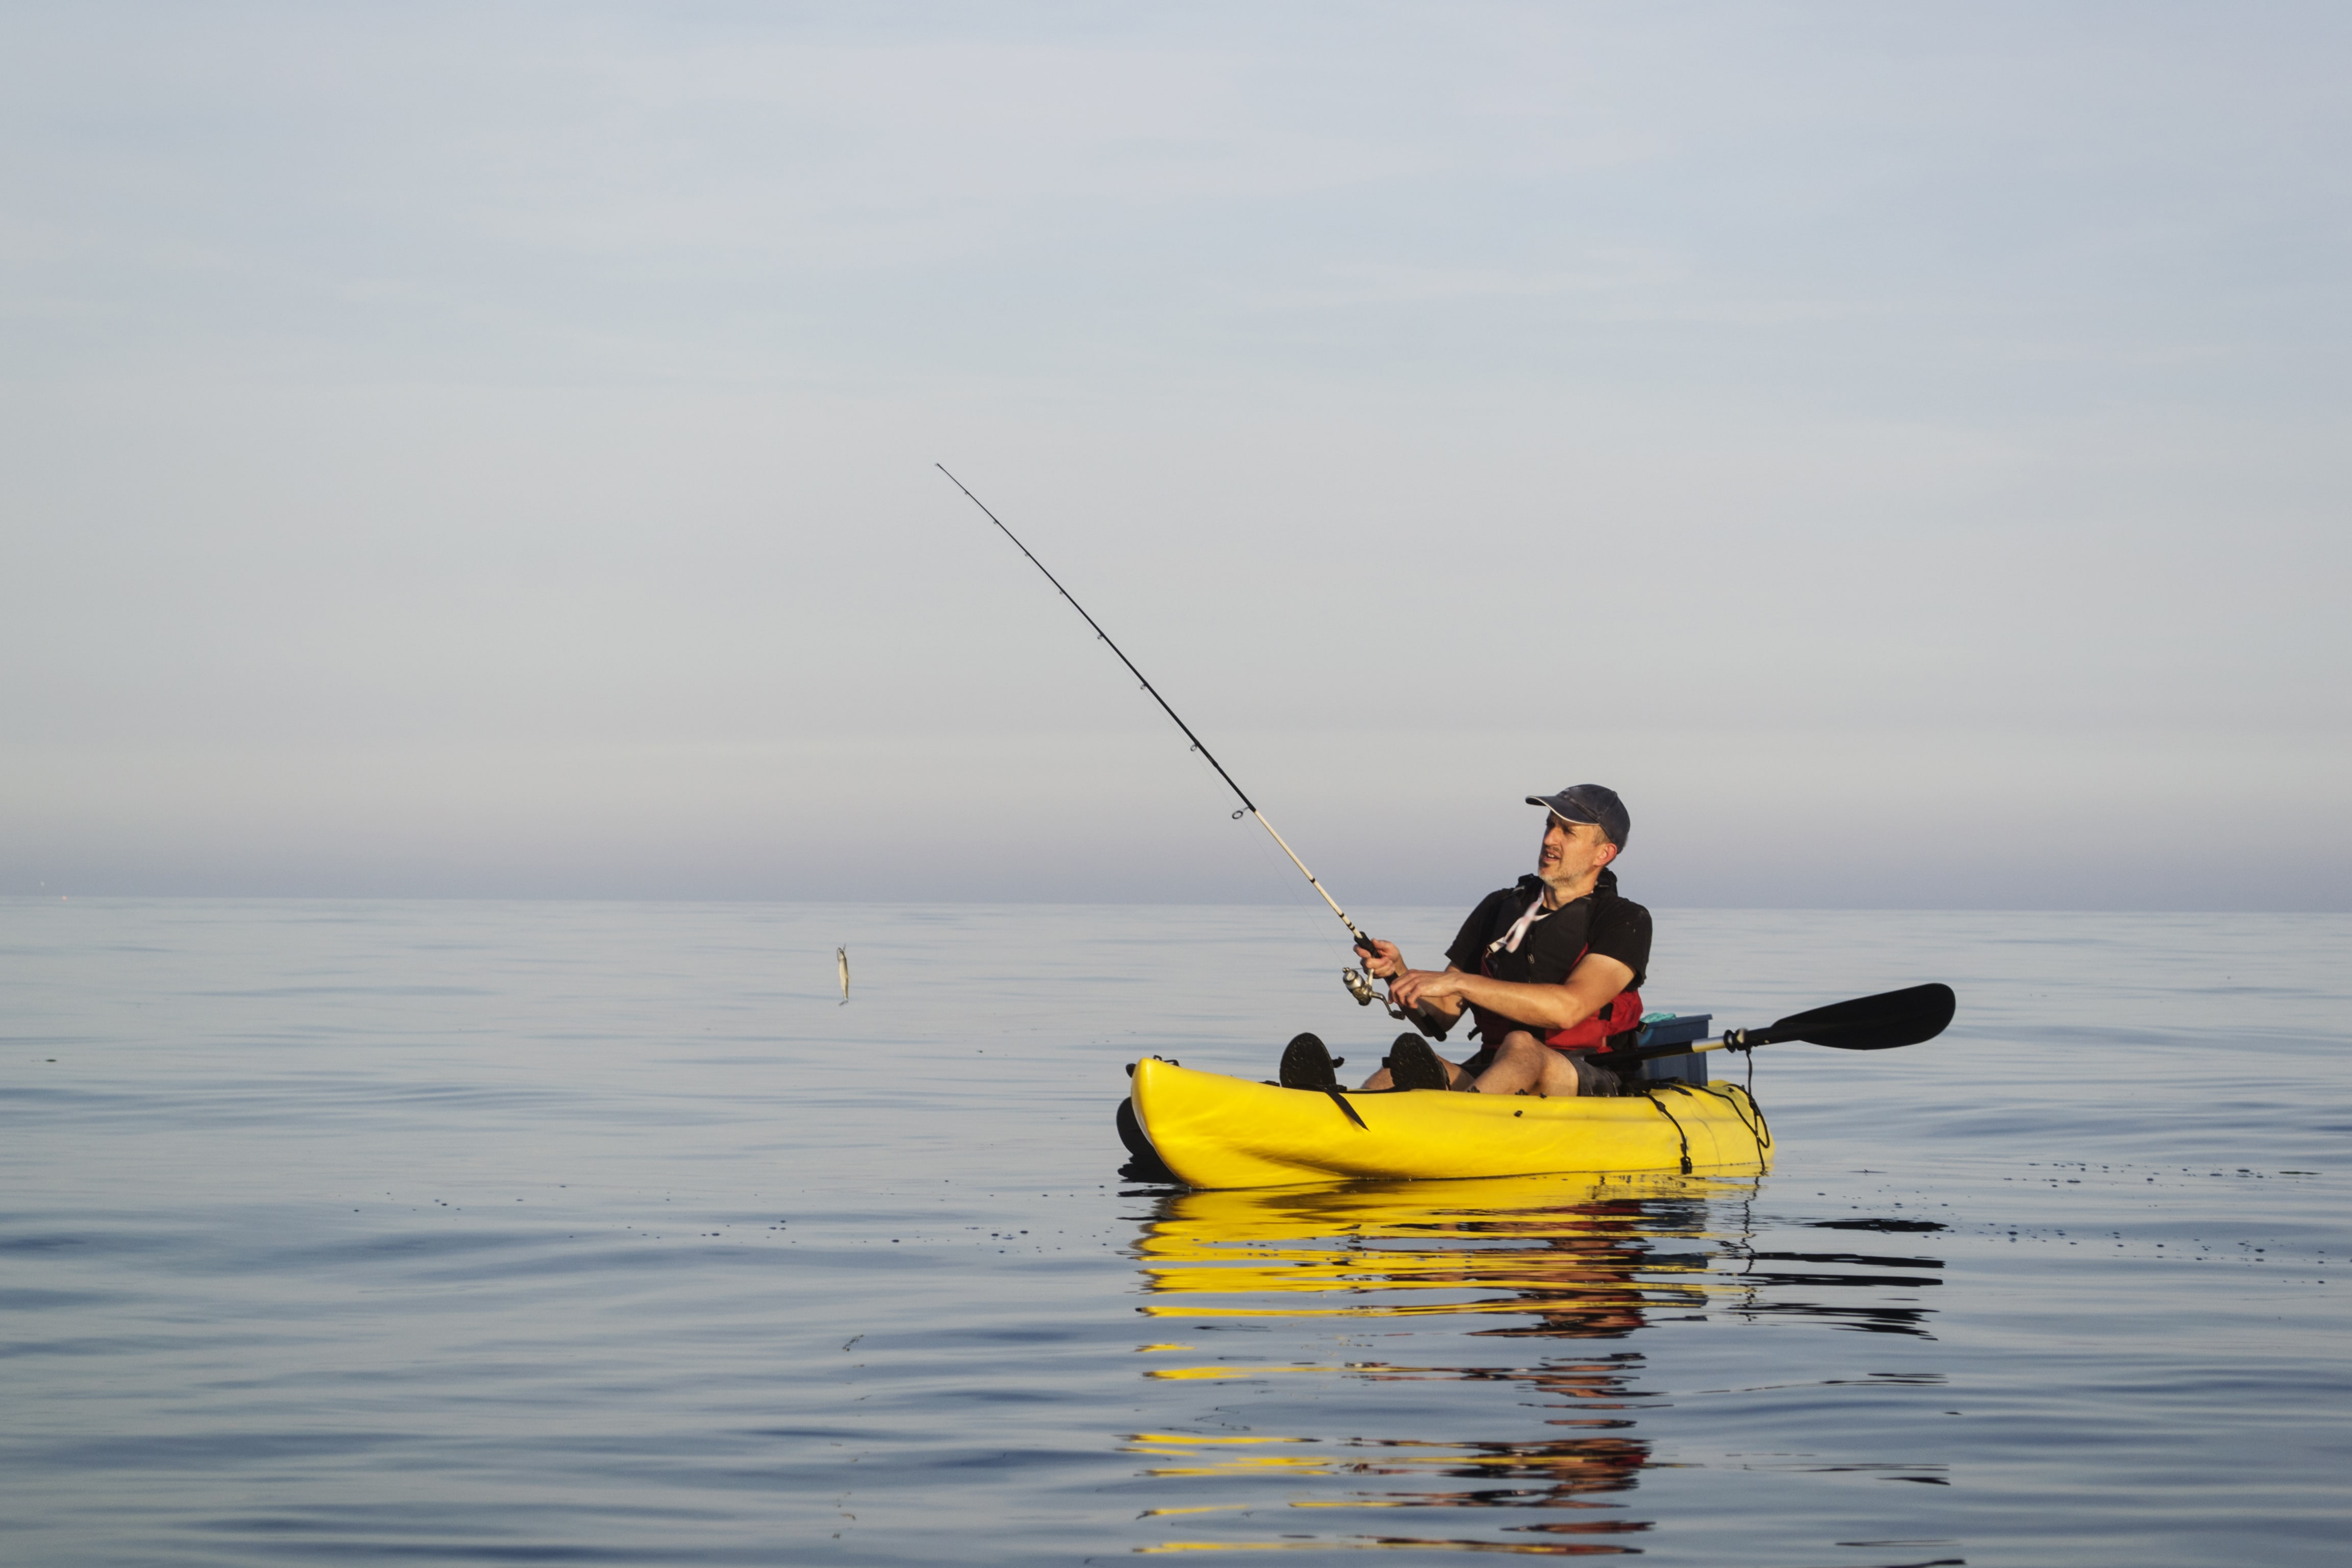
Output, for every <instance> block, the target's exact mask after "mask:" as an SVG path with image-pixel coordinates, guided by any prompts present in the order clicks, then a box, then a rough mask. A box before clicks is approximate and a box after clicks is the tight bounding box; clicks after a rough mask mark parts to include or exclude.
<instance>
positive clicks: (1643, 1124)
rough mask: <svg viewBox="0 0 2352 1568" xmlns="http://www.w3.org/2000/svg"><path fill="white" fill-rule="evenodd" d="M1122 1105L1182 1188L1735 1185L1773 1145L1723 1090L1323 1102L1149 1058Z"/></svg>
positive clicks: (1737, 1093) (1747, 1109)
mask: <svg viewBox="0 0 2352 1568" xmlns="http://www.w3.org/2000/svg"><path fill="white" fill-rule="evenodd" d="M1129 1098H1130V1100H1131V1101H1132V1103H1133V1105H1134V1109H1135V1115H1136V1120H1137V1121H1138V1122H1139V1124H1140V1126H1141V1127H1142V1129H1143V1132H1144V1135H1145V1136H1146V1137H1147V1138H1149V1139H1150V1142H1151V1146H1152V1148H1153V1149H1154V1150H1155V1151H1156V1152H1158V1153H1159V1155H1160V1160H1161V1161H1162V1163H1165V1164H1166V1165H1167V1166H1168V1168H1169V1170H1170V1171H1171V1172H1173V1173H1175V1175H1176V1177H1177V1179H1178V1180H1180V1181H1181V1182H1182V1183H1184V1184H1185V1185H1187V1186H1191V1187H1205V1188H1227V1187H1276V1186H1291V1185H1296V1184H1302V1183H1308V1182H1346V1181H1362V1180H1367V1179H1380V1178H1390V1179H1394V1178H1405V1179H1408V1180H1414V1181H1438V1180H1447V1179H1452V1178H1457V1177H1475V1176H1524V1175H1538V1174H1543V1173H1549V1172H1556V1171H1577V1172H1592V1173H1618V1172H1658V1171H1663V1172H1675V1173H1680V1172H1686V1171H1687V1172H1708V1173H1746V1172H1752V1171H1760V1170H1762V1169H1764V1168H1766V1166H1768V1165H1769V1163H1770V1157H1771V1147H1772V1140H1771V1133H1770V1131H1769V1129H1768V1128H1767V1126H1766V1124H1765V1121H1764V1119H1763V1116H1762V1115H1761V1114H1760V1113H1759V1111H1758V1110H1757V1109H1756V1104H1755V1101H1754V1100H1750V1099H1749V1098H1748V1092H1747V1091H1746V1090H1745V1089H1740V1088H1739V1087H1738V1086H1737V1085H1735V1084H1711V1085H1708V1086H1706V1088H1703V1089H1702V1088H1697V1087H1696V1086H1692V1085H1688V1084H1679V1083H1661V1084H1655V1085H1652V1086H1650V1089H1649V1091H1648V1092H1643V1093H1636V1094H1629V1095H1625V1096H1622V1097H1616V1098H1609V1099H1585V1098H1572V1099H1567V1100H1546V1099H1538V1098H1537V1097H1536V1096H1533V1095H1509V1096H1503V1095H1480V1094H1457V1093H1453V1092H1449V1091H1446V1090H1443V1089H1404V1090H1389V1091H1381V1092H1370V1093H1367V1092H1355V1091H1351V1092H1346V1093H1342V1094H1339V1095H1337V1096H1335V1095H1332V1094H1328V1093H1325V1092H1323V1091H1321V1090H1319V1089H1277V1088H1276V1087H1275V1086H1274V1085H1272V1084H1265V1083H1253V1082H1251V1081H1249V1080H1248V1079H1237V1078H1228V1077H1226V1076H1224V1075H1223V1074H1222V1073H1209V1072H1195V1071H1193V1070H1192V1069H1190V1068H1181V1067H1178V1066H1177V1065H1176V1064H1175V1063H1173V1062H1164V1061H1160V1060H1158V1059H1156V1058H1149V1059H1146V1060H1144V1061H1140V1062H1138V1063H1137V1064H1136V1067H1135V1080H1134V1084H1133V1087H1132V1089H1131V1090H1130V1094H1129ZM1341 1102H1344V1104H1345V1107H1346V1109H1342V1103H1341ZM1349 1110H1353V1111H1354V1112H1355V1115H1354V1116H1353V1117H1350V1116H1349V1114H1348V1111H1349ZM1359 1122H1360V1123H1361V1124H1360V1125H1359Z"/></svg>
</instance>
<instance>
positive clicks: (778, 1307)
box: [0, 900, 2352, 1568]
mask: <svg viewBox="0 0 2352 1568" xmlns="http://www.w3.org/2000/svg"><path fill="white" fill-rule="evenodd" d="M1372 912H1373V913H1374V914H1375V915H1376V916H1377V917H1378V921H1379V923H1378V925H1377V926H1376V927H1375V929H1378V930H1381V931H1383V932H1384V933H1387V932H1394V933H1396V934H1397V935H1398V936H1399V937H1400V938H1401V939H1402V941H1403V942H1404V945H1405V947H1406V950H1407V952H1408V953H1413V952H1423V953H1430V952H1434V951H1435V950H1436V949H1437V948H1438V947H1439V946H1440V945H1441V944H1442V943H1443V942H1444V939H1445V938H1446V937H1447V936H1448V935H1450V934H1451V929H1452V926H1453V923H1454V920H1455V918H1457V916H1458V911H1454V910H1376V911H1372ZM1659 930H1660V942H1659V952H1658V957H1657V962H1656V965H1655V978H1654V983H1653V984H1652V987H1651V993H1650V994H1651V998H1652V1001H1653V1004H1654V1005H1661V1006H1666V1007H1674V1008H1678V1009H1680V1010H1683V1011H1700V1010H1711V1011H1713V1012H1714V1013H1716V1014H1717V1016H1718V1022H1719V1023H1720V1024H1751V1025H1752V1024H1761V1023H1765V1022H1769V1020H1770V1019H1771V1018H1772V1017H1774V1016H1778V1015H1780V1014H1781V1013H1784V1012H1789V1011H1794V1010H1796V1009H1797V1008H1799V1007H1801V1006H1806V1005H1814V1004H1817V1003H1821V1002H1826V1001H1832V1000H1836V999H1838V998H1840V997H1843V996H1847V995H1853V994H1862V993H1864V992H1869V991H1874V990H1880V989H1885V988H1887V987H1890V986H1893V985H1897V984H1911V983H1914V982H1917V981H1923V980H1934V979H1940V980H1945V981H1948V982H1949V983H1950V984H1953V985H1954V986H1955V987H1956V988H1957V989H1958V992H1959V994H1960V999H1961V1012H1960V1016H1959V1018H1958V1022H1957V1024H1956V1025H1955V1026H1954V1027H1953V1029H1952V1030H1951V1031H1950V1033H1949V1034H1948V1035H1947V1036H1946V1037H1943V1038H1941V1039H1939V1040H1937V1041H1935V1042H1933V1043H1931V1044H1929V1045H1925V1046H1920V1047H1913V1048H1911V1049H1908V1050H1903V1051H1893V1052H1886V1053H1882V1054H1877V1055H1871V1056H1860V1055H1847V1054H1843V1053H1836V1052H1830V1051H1825V1050H1820V1049H1816V1048H1813V1047H1802V1046H1791V1047H1777V1048H1774V1049H1772V1050H1769V1051H1766V1052H1763V1053H1759V1058H1758V1059H1757V1061H1756V1064H1755V1087H1756V1092H1757V1094H1758V1096H1759V1099H1760V1100H1762V1102H1763V1105H1764V1107H1765V1109H1766V1110H1767V1111H1768V1112H1769V1115H1770V1117H1771V1123H1772V1129H1773V1131H1774V1132H1775V1134H1776V1135H1777V1138H1778V1141H1779V1147H1778V1156H1777V1163H1776V1165H1775V1168H1774V1169H1773V1170H1772V1172H1771V1173H1769V1174H1768V1175H1765V1176H1762V1177H1760V1178H1758V1179H1754V1180H1748V1181H1738V1182H1723V1181H1715V1182H1707V1181H1694V1180H1689V1179H1664V1178H1661V1179H1657V1180H1643V1181H1633V1182H1627V1181H1622V1180H1621V1181H1618V1182H1615V1183H1609V1184H1595V1183H1594V1182H1591V1181H1590V1180H1587V1179H1581V1178H1577V1177H1573V1176H1561V1177H1554V1178H1539V1179H1528V1180H1519V1181H1509V1182H1496V1183H1465V1184H1423V1185H1418V1186H1416V1185H1412V1184H1399V1185H1391V1186H1358V1187H1341V1188H1329V1189H1291V1190H1287V1191H1281V1192H1267V1193H1256V1194H1180V1193H1174V1192H1171V1191H1168V1190H1164V1189H1154V1188H1149V1187H1142V1186H1138V1185H1136V1184H1131V1183H1123V1182H1121V1181H1120V1179H1119V1177H1118V1174H1117V1170H1118V1164H1119V1163H1120V1158H1121V1156H1120V1153H1119V1151H1118V1144H1117V1141H1116V1139H1115V1137H1114V1135H1113V1133H1112V1131H1111V1125H1110V1113H1111V1110H1112V1107H1113V1106H1114V1104H1115V1103H1116V1101H1117V1100H1118V1097H1119V1096H1120V1094H1121V1093H1122V1092H1123V1090H1124V1079H1123V1077H1122V1075H1121V1072H1120V1064H1121V1063H1123V1062H1125V1061H1129V1060H1131V1059H1133V1058H1136V1057H1137V1056H1139V1055H1140V1054H1143V1053H1146V1052H1157V1053H1159V1054H1161V1055H1164V1056H1171V1057H1176V1058H1181V1059H1182V1060H1183V1061H1184V1062H1185V1063H1186V1065H1188V1066H1192V1067H1202V1068H1213V1069H1220V1070H1231V1071H1234V1072H1237V1073H1244V1074H1247V1075H1249V1076H1251V1077H1263V1076H1269V1075H1270V1074H1271V1071H1272V1068H1273V1061H1274V1056H1275V1053H1276V1047H1278V1045H1279V1043H1280V1041H1281V1040H1283V1039H1285V1038H1286V1037H1288V1036H1289V1035H1290V1034H1291V1033H1292V1032H1293V1031H1295V1030H1296V1029H1298V1028H1302V1027H1311V1028H1316V1029H1318V1031H1320V1032H1321V1033H1323V1034H1324V1035H1325V1037H1327V1038H1328V1039H1331V1040H1332V1041H1334V1043H1335V1045H1336V1046H1338V1047H1339V1048H1340V1049H1343V1050H1346V1051H1347V1052H1348V1054H1349V1055H1350V1056H1353V1057H1357V1058H1359V1060H1358V1061H1357V1063H1356V1064H1355V1066H1356V1067H1367V1066H1369V1064H1370V1058H1373V1057H1375V1056H1377V1055H1378V1051H1379V1046H1380V1043H1381V1041H1383V1040H1385V1038H1386V1037H1388V1035H1389V1034H1390V1033H1391V1030H1385V1029H1381V1028H1379V1027H1377V1026H1376V1025H1377V1023H1378V1022H1379V1020H1377V1019H1376V1017H1375V1016H1374V1015H1372V1014H1370V1013H1366V1012H1361V1011H1359V1010H1358V1009H1357V1008H1356V1007H1355V1006H1354V1005H1353V1004H1351V1003H1350V1002H1349V1000H1348V999H1347V997H1346V995H1345V994H1343V993H1342V992H1341V991H1340V990H1339V986H1338V984H1337V981H1336V970H1337V968H1338V966H1339V963H1341V962H1343V961H1344V955H1343V954H1342V953H1340V952H1339V951H1337V950H1336V949H1335V948H1334V947H1333V946H1332V944H1331V943H1330V942H1328V933H1327V932H1325V931H1322V930H1321V929H1320V928H1319V926H1317V925H1315V924H1313V923H1311V922H1310V921H1307V920H1306V919H1305V918H1303V917H1301V916H1300V915H1298V914H1297V912H1296V911H1294V910H1264V909H1223V910H1209V909H1197V908H1195V909H1175V910H1169V909H1118V908H1084V909H1076V908H1036V907H1008V908H949V909H940V908H928V909H911V908H910V909H891V908H883V907H878V906H857V907H845V908H825V907H816V906H806V905H799V906H795V905H774V906H758V905H742V904H729V905H645V904H636V905H620V904H611V905H590V904H555V903H516V904H497V903H434V902H405V901H402V902H267V901H225V902H208V901H200V900H93V901H84V900H74V901H71V902H63V901H30V900H16V901H13V902H7V903H0V963H5V969H0V1402H5V1403H4V1405H0V1407H5V1423H0V1561H5V1562H7V1563H39V1564H82V1563H108V1564H113V1563H141V1564H148V1563H155V1564H175V1563H376V1562H383V1563H508V1562H533V1563H573V1562H577V1563H695V1564H703V1563H709V1564H721V1563H730V1564H731V1563H1059V1562H1082V1561H1085V1562H1110V1561H1121V1560H1125V1559H1127V1558H1129V1557H1130V1556H1132V1555H1135V1554H1139V1553H1165V1552H1199V1551H1215V1552H1227V1553H1239V1554H1241V1555H1243V1556H1253V1555H1259V1554H1267V1555H1269V1557H1270V1554H1275V1553H1281V1554H1284V1555H1283V1557H1282V1558H1281V1559H1280V1560H1283V1561H1313V1560H1318V1559H1329V1560H1333V1561H1337V1560H1339V1559H1340V1557H1341V1555H1342V1554H1343V1553H1348V1552H1360V1551H1365V1550H1382V1551H1389V1552H1402V1553H1405V1554H1407V1555H1409V1556H1411V1557H1413V1558H1415V1559H1418V1560H1432V1561H1433V1560H1439V1559H1450V1558H1454V1557H1457V1556H1459V1555H1460V1554H1463V1553H1467V1552H1517V1553H1523V1554H1528V1555H1538V1556H1575V1555H1586V1554H1636V1553H1638V1554H1642V1555H1643V1556H1645V1557H1647V1558H1648V1559H1649V1560H1651V1561H1653V1562H1656V1563H1694V1564H1697V1563H1705V1564H1728V1563H1738V1564H1751V1565H1765V1568H1777V1565H1783V1564H1786V1565H1792V1568H1793V1565H1805V1568H1811V1565H1818V1564H1840V1565H1845V1564H1851V1565H1856V1568H1867V1565H1885V1564H1897V1563H1902V1564H1909V1563H2033V1564H2059V1563H2113V1564H2134V1565H2145V1564H2171V1563H2181V1564H2191V1563H2195V1564H2204V1563H2265V1564H2281V1563H2338V1562H2341V1561H2342V1560H2343V1558H2344V1556H2345V1553H2346V1551H2347V1546H2346V1542H2347V1538H2352V1529H2347V1526H2352V1503H2347V1476H2352V1328H2347V1313H2346V1310H2345V1303H2346V1302H2347V1300H2352V1273H2347V1271H2346V1270H2347V1263H2352V1259H2347V1248H2352V1221H2347V1197H2352V1190H2348V1189H2347V1181H2346V1167H2347V1161H2346V1159H2345V1153H2346V1150H2347V1133H2352V1065H2347V1047H2352V1037H2347V1024H2346V1019H2347V1003H2352V995H2347V992H2352V979H2347V966H2346V963H2345V960H2346V957H2347V952H2352V940H2347V939H2352V920H2347V919H2346V918H2343V917H2252V916H2218V917H2217V916H2160V917H2126V916H2116V915H1989V914H1967V915H1953V914H1885V913H1871V914H1824V913H1818V912H1804V913H1754V912H1750V913H1738V914H1735V913H1728V912H1724V911H1706V912H1689V913H1675V912H1673V911H1662V912H1661V915H1660V919H1659ZM837 944H846V945H847V947H848V949H849V952H850V958H851V963H852V964H853V965H854V968H855V976H854V979H855V985H854V990H853V999H852V1000H851V1001H850V1003H849V1004H848V1005H841V1004H840V998H839V993H838V990H837V987H836V984H835V971H834V949H835V946H836V945H837ZM1720 1059H1721V1058H1717V1060H1720ZM1350 1070H1351V1071H1352V1070H1353V1068H1351V1069H1350ZM1717 1071H1718V1073H1719V1074H1720V1073H1724V1072H1729V1073H1731V1074H1734V1075H1742V1074H1744V1071H1745V1068H1744V1067H1743V1066H1741V1065H1740V1064H1738V1063H1733V1064H1730V1065H1729V1066H1728V1067H1727V1068H1718V1069H1717Z"/></svg>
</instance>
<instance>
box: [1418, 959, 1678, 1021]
mask: <svg viewBox="0 0 2352 1568" xmlns="http://www.w3.org/2000/svg"><path fill="white" fill-rule="evenodd" d="M1631 984H1633V971H1632V970H1631V969H1629V968H1627V967H1626V966H1625V965H1624V964H1623V963H1620V962H1619V961H1618V960H1616V959H1613V958H1611V957H1610V956H1609V955H1608V954H1607V953H1601V952H1588V953H1586V954H1585V955H1584V959H1583V961H1582V962H1581V963H1579V964H1578V965H1577V966H1576V969H1575V971H1574V972H1573V973H1570V975H1569V977H1568V979H1567V980H1566V981H1565V982H1564V983H1562V984H1558V985H1528V984H1522V983H1520V982H1518V981H1515V980H1489V979H1488V978H1487V977H1486V976H1485V975H1483V974H1465V973H1463V972H1462V971H1461V970H1459V969H1456V968H1454V967H1453V966H1451V965H1448V966H1447V968H1446V970H1445V973H1443V974H1439V973H1433V972H1432V971H1429V970H1425V969H1409V970H1407V971H1405V973H1404V974H1403V975H1402V977H1401V978H1400V979H1398V980H1397V981H1396V982H1395V984H1391V986H1390V987H1389V994H1390V995H1391V997H1393V998H1394V999H1395V1000H1396V1003H1397V1005H1399V1006H1402V1007H1405V1008H1412V1007H1413V1006H1416V1005H1419V1006H1424V1007H1432V1008H1434V1009H1435V1010H1436V1011H1437V1012H1439V1013H1442V1014H1444V1015H1445V1016H1447V1017H1449V1018H1450V1017H1456V1016H1460V1014H1461V1012H1462V1009H1463V1008H1464V1007H1465V1006H1477V1007H1486V1008H1491V1009H1492V1010H1494V1011H1495V1012H1497V1013H1500V1014H1502V1015H1503V1016H1505V1017H1507V1018H1517V1020H1519V1022H1521V1023H1523V1024H1533V1025H1536V1026H1539V1027H1541V1028H1543V1029H1544V1030H1546V1031H1547V1032H1549V1031H1553V1030H1558V1029H1572V1028H1574V1027H1575V1026H1577V1025H1579V1024H1581V1023H1583V1022H1584V1021H1585V1020H1586V1019H1587V1018H1590V1017H1591V1016H1593V1015H1594V1014H1595V1013H1598V1012H1600V1011H1601V1008H1603V1007H1605V1006H1607V1005H1609V1004H1610V1002H1611V1001H1612V1000H1613V999H1614V998H1615V997H1616V995H1617V994H1618V993H1619V992H1621V991H1622V990H1624V989H1625V987H1626V986H1628V985H1631Z"/></svg>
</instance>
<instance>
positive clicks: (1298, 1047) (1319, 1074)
mask: <svg viewBox="0 0 2352 1568" xmlns="http://www.w3.org/2000/svg"><path fill="white" fill-rule="evenodd" d="M1347 1059H1348V1058H1345V1057H1335V1056H1333V1055H1332V1054H1331V1053H1330V1052H1329V1051H1328V1049H1326V1048H1325V1047H1324V1045H1323V1042H1322V1041H1321V1040H1318V1039H1317V1038H1316V1037H1314V1036H1312V1035H1301V1036H1299V1037H1297V1039H1295V1040H1292V1041H1291V1042H1290V1044H1288V1045H1286V1046H1285V1047H1282V1087H1283V1088H1285V1089H1337V1088H1339V1064H1340V1063H1342V1062H1344V1061H1346V1060H1347Z"/></svg>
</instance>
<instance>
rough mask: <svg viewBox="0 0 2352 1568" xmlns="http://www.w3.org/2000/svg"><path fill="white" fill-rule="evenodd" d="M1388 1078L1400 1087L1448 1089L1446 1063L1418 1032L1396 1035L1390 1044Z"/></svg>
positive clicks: (1450, 1081)
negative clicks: (1393, 1042)
mask: <svg viewBox="0 0 2352 1568" xmlns="http://www.w3.org/2000/svg"><path fill="white" fill-rule="evenodd" d="M1389 1081H1390V1082H1391V1083H1392V1084H1394V1085H1396V1087H1397V1088H1399V1089H1451V1088H1453V1087H1454V1083H1453V1079H1452V1078H1451V1076H1450V1075H1449V1074H1448V1073H1447V1072H1446V1070H1445V1063H1444V1061H1443V1060H1442V1059H1441V1058H1439V1057H1438V1054H1437V1053H1436V1052H1435V1051H1433V1050H1431V1049H1430V1048H1429V1042H1428V1041H1427V1040H1424V1039H1423V1038H1422V1037H1420V1036H1419V1035H1399V1036H1398V1037H1396V1044H1395V1045H1392V1046H1391V1047H1389Z"/></svg>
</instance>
